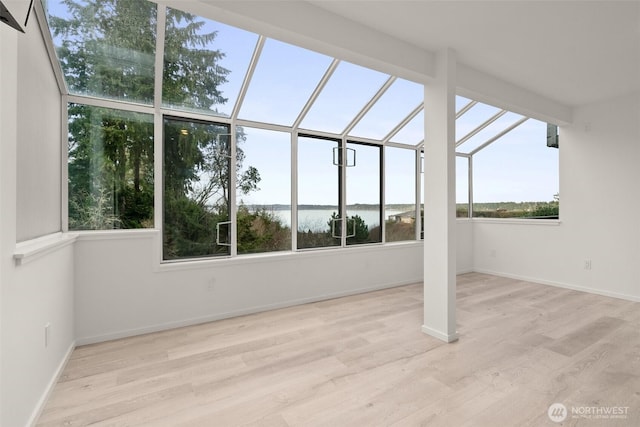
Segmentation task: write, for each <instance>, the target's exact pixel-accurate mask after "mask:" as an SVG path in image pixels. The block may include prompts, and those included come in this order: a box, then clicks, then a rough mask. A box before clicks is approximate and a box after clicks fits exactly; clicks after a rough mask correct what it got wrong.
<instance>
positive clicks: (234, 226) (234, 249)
mask: <svg viewBox="0 0 640 427" xmlns="http://www.w3.org/2000/svg"><path fill="white" fill-rule="evenodd" d="M235 122H236V121H235V119H232V120H231V129H230V130H229V134H230V137H229V138H230V139H231V141H229V142H230V144H229V145H230V146H231V147H230V151H231V153H230V154H231V159H229V187H230V188H229V221H231V254H230V255H231V256H232V257H234V256H237V255H238V235H237V233H238V222H237V214H238V207H237V205H236V188H237V177H236V163H237V157H236V153H237V147H236V144H237V139H236V133H237V132H236V123H235Z"/></svg>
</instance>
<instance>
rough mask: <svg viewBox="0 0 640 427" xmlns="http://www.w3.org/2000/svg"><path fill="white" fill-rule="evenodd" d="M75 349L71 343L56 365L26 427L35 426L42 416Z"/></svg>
mask: <svg viewBox="0 0 640 427" xmlns="http://www.w3.org/2000/svg"><path fill="white" fill-rule="evenodd" d="M75 348H76V342H75V341H73V342H72V343H71V345H69V348H68V349H67V352H66V353H65V355H64V357H63V358H62V360H61V361H60V364H59V365H58V368H57V369H56V371H55V373H54V374H53V376H52V377H51V380H50V381H49V383H48V384H47V387H46V388H45V389H44V392H43V393H42V396H40V399H38V403H37V404H36V406H35V408H34V410H33V412H32V413H31V416H30V417H29V421H27V424H26V425H28V426H35V425H36V423H37V422H38V419H39V418H40V415H42V411H43V410H44V408H45V406H46V404H47V401H48V400H49V398H50V397H51V394H52V393H53V390H54V388H55V386H56V384H57V383H58V380H59V379H60V376H61V375H62V372H64V368H65V367H66V366H67V363H69V359H71V355H72V354H73V351H74V350H75Z"/></svg>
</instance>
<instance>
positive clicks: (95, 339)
mask: <svg viewBox="0 0 640 427" xmlns="http://www.w3.org/2000/svg"><path fill="white" fill-rule="evenodd" d="M422 281H423V278H422V277H419V278H416V279H415V280H407V281H402V282H394V283H385V284H378V285H374V286H367V287H364V288H358V289H350V290H347V291H343V292H335V293H330V294H324V295H317V296H313V297H308V298H299V299H295V300H289V301H284V302H282V303H276V304H265V305H260V306H255V307H249V308H246V309H241V310H233V311H227V312H223V313H216V314H212V315H210V316H201V317H193V318H190V319H184V320H177V321H172V322H166V323H160V324H156V325H150V326H145V327H142V328H134V329H127V330H122V331H117V332H113V333H107V334H102V335H94V336H89V337H76V343H77V345H79V346H80V345H87V344H95V343H99V342H104V341H111V340H116V339H120V338H127V337H132V336H136V335H143V334H149V333H153V332H160V331H166V330H169V329H175V328H181V327H184V326H192V325H199V324H202V323H208V322H214V321H216V320H222V319H228V318H231V317H238V316H245V315H247V314H254V313H260V312H263V311H269V310H277V309H280V308H286V307H292V306H295V305H301V304H308V303H312V302H318V301H324V300H329V299H334V298H340V297H346V296H349V295H356V294H362V293H365V292H372V291H378V290H381V289H388V288H396V287H398V286H405V285H411V284H414V283H422Z"/></svg>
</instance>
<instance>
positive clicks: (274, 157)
mask: <svg viewBox="0 0 640 427" xmlns="http://www.w3.org/2000/svg"><path fill="white" fill-rule="evenodd" d="M238 134H239V135H240V134H241V135H242V137H241V138H240V137H239V138H238V141H239V143H238V148H237V149H238V156H237V158H238V161H240V160H242V162H241V163H239V164H238V168H239V170H240V172H239V174H238V185H237V187H236V193H237V200H238V214H237V220H238V253H239V254H247V253H256V252H271V251H285V250H291V135H290V134H289V133H284V132H275V131H270V130H263V129H256V128H238ZM240 141H241V142H240Z"/></svg>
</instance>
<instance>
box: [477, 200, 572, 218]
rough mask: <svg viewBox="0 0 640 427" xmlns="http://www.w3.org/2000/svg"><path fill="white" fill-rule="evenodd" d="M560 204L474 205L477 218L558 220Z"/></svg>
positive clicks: (555, 201) (500, 203) (553, 202)
mask: <svg viewBox="0 0 640 427" xmlns="http://www.w3.org/2000/svg"><path fill="white" fill-rule="evenodd" d="M559 212H560V204H559V201H558V200H557V199H556V200H554V201H551V202H520V203H517V202H496V203H474V204H473V216H474V217H476V218H550V219H553V218H558V215H559Z"/></svg>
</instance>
